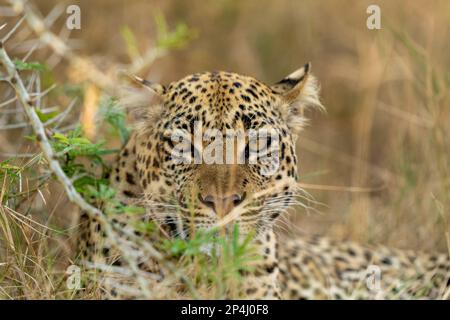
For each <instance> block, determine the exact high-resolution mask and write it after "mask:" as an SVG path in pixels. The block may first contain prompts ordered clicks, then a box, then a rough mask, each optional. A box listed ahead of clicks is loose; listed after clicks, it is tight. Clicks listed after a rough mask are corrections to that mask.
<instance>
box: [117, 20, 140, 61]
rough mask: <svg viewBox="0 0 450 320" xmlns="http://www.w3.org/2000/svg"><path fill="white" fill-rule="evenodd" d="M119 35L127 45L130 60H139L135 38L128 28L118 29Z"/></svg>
mask: <svg viewBox="0 0 450 320" xmlns="http://www.w3.org/2000/svg"><path fill="white" fill-rule="evenodd" d="M120 34H121V35H122V38H123V39H124V40H125V43H126V45H127V53H128V56H129V57H130V59H131V60H134V59H137V58H139V56H140V54H139V46H138V44H137V40H136V36H135V35H134V33H133V31H132V30H131V29H130V28H129V27H128V26H123V27H122V29H120Z"/></svg>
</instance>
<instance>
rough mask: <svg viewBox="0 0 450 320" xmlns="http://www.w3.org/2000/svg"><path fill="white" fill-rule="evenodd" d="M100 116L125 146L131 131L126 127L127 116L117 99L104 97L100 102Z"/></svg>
mask: <svg viewBox="0 0 450 320" xmlns="http://www.w3.org/2000/svg"><path fill="white" fill-rule="evenodd" d="M100 115H101V117H102V119H104V120H105V121H106V122H107V123H108V124H109V125H110V126H111V128H112V129H113V130H114V131H115V132H116V133H117V134H118V135H119V138H120V142H121V143H122V144H125V143H126V142H127V141H128V138H129V136H130V129H128V128H127V127H126V114H125V112H124V111H123V110H122V109H121V108H120V106H119V104H118V102H117V99H115V98H112V97H103V98H102V100H101V101H100Z"/></svg>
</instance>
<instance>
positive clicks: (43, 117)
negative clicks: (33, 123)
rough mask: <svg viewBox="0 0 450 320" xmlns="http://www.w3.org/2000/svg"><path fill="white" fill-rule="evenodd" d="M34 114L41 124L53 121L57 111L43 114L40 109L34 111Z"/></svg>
mask: <svg viewBox="0 0 450 320" xmlns="http://www.w3.org/2000/svg"><path fill="white" fill-rule="evenodd" d="M36 113H37V115H38V117H39V120H41V121H42V122H47V121H48V120H50V119H53V118H54V117H56V116H57V115H58V114H59V112H58V111H52V112H48V113H43V112H42V111H41V110H40V109H36Z"/></svg>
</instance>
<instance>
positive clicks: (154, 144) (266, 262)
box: [79, 63, 450, 299]
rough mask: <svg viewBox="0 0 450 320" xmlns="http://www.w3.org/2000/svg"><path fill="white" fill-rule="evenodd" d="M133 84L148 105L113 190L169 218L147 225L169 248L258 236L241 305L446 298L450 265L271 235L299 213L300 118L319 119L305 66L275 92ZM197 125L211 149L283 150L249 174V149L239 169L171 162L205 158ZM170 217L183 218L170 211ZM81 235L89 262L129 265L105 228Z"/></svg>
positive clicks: (237, 152) (216, 79)
mask: <svg viewBox="0 0 450 320" xmlns="http://www.w3.org/2000/svg"><path fill="white" fill-rule="evenodd" d="M136 80H137V81H138V82H139V83H140V84H141V85H142V86H144V88H145V90H146V91H148V93H150V94H151V95H152V97H153V100H152V101H153V102H152V103H150V100H149V99H143V100H142V101H141V102H140V103H141V104H143V110H144V111H145V112H143V113H142V114H141V115H140V117H141V119H140V121H139V124H138V125H136V128H135V129H134V131H133V132H132V134H131V136H130V138H129V140H128V141H127V142H126V144H125V145H124V146H123V148H122V149H121V151H120V153H119V155H118V158H117V160H116V161H115V163H114V166H113V168H112V171H111V175H110V183H111V186H112V187H113V188H114V190H115V191H116V196H117V197H118V198H119V199H120V201H122V202H123V203H126V204H129V203H136V201H137V200H139V199H140V200H143V199H144V200H145V201H141V202H140V203H141V204H142V203H144V204H143V206H146V205H147V206H150V204H151V203H156V204H158V205H157V206H159V208H164V210H151V214H150V215H147V219H150V220H151V221H156V222H157V223H158V224H159V225H161V226H162V228H163V230H166V231H167V233H168V234H169V235H170V236H173V237H177V236H178V237H185V238H189V236H190V232H192V231H190V230H189V229H190V228H191V227H192V226H193V228H194V229H195V230H201V229H208V228H212V227H214V226H218V225H219V226H221V227H222V228H223V229H224V230H225V231H224V232H225V234H226V235H228V234H229V233H230V227H229V226H230V223H237V224H238V225H239V228H240V232H241V235H240V236H242V237H243V236H246V235H249V234H252V235H253V236H252V244H253V245H254V247H255V248H256V252H257V253H258V254H259V255H260V256H261V259H260V260H258V262H257V264H256V265H255V267H254V268H253V269H252V271H247V272H245V273H243V286H242V288H241V290H242V296H243V297H244V298H245V299H396V298H397V299H415V298H425V299H437V298H442V297H444V298H448V297H449V286H450V284H449V278H450V259H449V255H448V254H445V253H429V254H428V253H416V252H409V251H401V250H396V249H392V248H386V247H382V246H376V247H366V246H363V245H360V244H356V243H353V242H345V241H334V240H331V239H328V238H327V237H323V236H299V237H294V238H286V236H284V235H279V234H277V232H276V231H275V227H276V225H277V223H278V221H279V219H280V217H282V216H284V215H285V214H286V212H287V210H288V209H290V208H291V207H293V206H295V205H298V204H299V203H301V201H299V200H298V199H299V195H300V194H301V192H302V189H301V188H300V187H299V183H298V182H299V181H300V178H299V173H298V160H297V154H296V149H297V148H296V143H297V140H298V137H299V136H300V135H301V132H302V128H303V127H304V125H305V123H306V121H307V120H306V119H305V111H306V110H308V109H310V108H315V109H319V110H324V107H323V105H322V103H321V98H320V97H319V92H320V88H319V84H318V81H317V79H316V78H315V76H313V75H312V73H311V64H310V63H307V64H306V65H304V66H303V67H301V68H299V69H298V70H296V71H294V72H293V73H291V74H289V75H288V76H286V77H284V78H283V79H282V80H280V81H278V82H276V83H275V84H273V85H268V84H266V83H264V82H263V81H259V80H257V79H255V78H253V77H250V76H244V75H241V74H238V73H233V72H227V71H214V72H200V73H194V74H191V75H188V76H186V77H184V78H182V79H181V80H178V81H174V82H171V83H170V84H169V85H167V86H164V85H161V84H158V83H154V82H150V81H147V80H144V79H142V78H139V77H136ZM138 100H139V99H138ZM155 100H156V101H155ZM198 124H201V125H200V126H201V128H202V129H204V130H215V131H214V132H215V133H218V136H216V137H209V138H210V140H208V141H215V140H214V139H215V138H217V137H223V136H226V135H227V133H228V132H229V130H234V131H233V132H244V133H245V132H247V131H250V130H254V131H255V130H263V129H266V130H269V129H270V130H273V131H274V132H276V139H275V138H274V139H272V140H271V139H266V140H267V141H266V143H265V146H259V145H258V146H256V149H257V151H258V152H256V157H254V158H253V162H251V161H250V155H253V154H254V153H252V152H251V151H252V150H250V149H252V146H250V139H249V138H248V137H247V138H244V139H243V141H244V142H243V143H242V144H241V145H240V146H239V147H238V146H236V148H235V149H234V150H233V151H232V152H231V160H236V159H241V160H243V161H241V162H239V161H231V163H216V162H211V161H210V162H211V163H210V162H208V163H207V162H206V161H198V162H195V161H190V162H188V161H184V162H183V161H180V159H177V157H176V156H174V152H175V151H178V153H176V152H175V154H179V153H180V152H179V151H180V150H181V149H182V150H184V151H186V150H187V152H186V153H187V156H188V158H189V156H190V159H191V160H192V159H194V160H195V156H196V155H198V154H200V153H201V152H204V151H205V145H204V142H201V143H200V144H198V143H197V144H195V143H193V142H192V141H193V140H194V139H189V138H193V136H194V135H195V131H196V129H197V128H198V127H199V125H198ZM175 132H178V133H180V132H181V133H180V136H183V135H184V136H183V137H185V138H188V139H187V141H188V143H187V145H186V146H184V147H182V148H181V149H180V147H179V145H178V144H176V143H175V142H176V141H174V139H173V136H174V133H175ZM213 138H214V139H213ZM272 145H276V146H274V147H273V148H272ZM206 147H208V146H206ZM253 147H254V146H253ZM177 148H178V149H177ZM183 148H185V149H183ZM221 148H223V145H221V146H220V147H219V148H218V149H214V150H215V151H216V152H218V150H219V151H221V150H222V149H221ZM264 148H265V151H267V150H269V149H270V152H273V153H274V154H276V155H277V156H276V157H275V158H274V159H275V160H274V161H272V160H273V159H272V158H271V159H272V160H271V161H264V160H267V158H264V157H262V156H261V154H264ZM260 151H262V152H260ZM255 158H256V160H255ZM184 160H185V159H184ZM200 160H202V157H200ZM173 206H176V208H177V210H176V212H175V211H174V210H169V209H168V208H171V207H173ZM192 212H193V213H192ZM128 219H129V217H128V216H118V217H115V218H114V219H113V222H114V223H116V224H117V225H118V226H119V228H123V229H124V230H126V229H127V228H129V227H130V221H129V220H128ZM80 226H81V227H80V228H81V232H80V237H79V239H80V241H79V242H80V246H79V250H80V252H81V253H82V256H83V259H84V260H87V261H91V262H96V263H104V264H105V263H106V264H108V263H109V264H112V265H114V266H119V267H120V266H121V265H123V263H124V261H123V260H124V257H123V256H122V255H121V253H120V252H118V251H117V250H114V248H113V244H112V243H110V241H109V240H108V239H107V237H105V231H104V230H103V228H102V227H101V225H100V223H99V221H96V220H95V219H94V218H92V217H89V216H88V215H87V214H83V215H82V216H81V223H80ZM187 226H189V228H187ZM130 230H133V229H132V228H130ZM136 234H137V235H138V236H141V235H140V234H139V233H136ZM145 241H148V242H151V241H152V239H144V242H145ZM149 260H150V261H142V262H141V264H140V265H139V267H140V268H142V269H143V270H147V271H148V270H150V271H151V272H156V273H157V272H158V270H159V268H160V266H159V263H158V261H153V260H152V259H149ZM162 277H164V275H162ZM106 291H107V292H106V293H105V294H107V295H108V297H112V298H118V297H119V296H118V294H117V292H115V290H114V289H109V290H106ZM135 297H136V296H133V295H131V296H128V297H127V298H135ZM119 298H120V297H119Z"/></svg>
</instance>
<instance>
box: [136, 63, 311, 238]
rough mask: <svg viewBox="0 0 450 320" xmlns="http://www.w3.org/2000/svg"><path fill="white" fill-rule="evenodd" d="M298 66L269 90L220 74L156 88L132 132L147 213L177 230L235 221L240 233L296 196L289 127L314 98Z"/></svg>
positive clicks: (261, 224)
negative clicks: (149, 113) (155, 108)
mask: <svg viewBox="0 0 450 320" xmlns="http://www.w3.org/2000/svg"><path fill="white" fill-rule="evenodd" d="M305 67H309V65H307V66H305ZM308 71H309V69H305V68H302V69H300V70H298V71H297V72H296V73H294V74H292V75H290V76H289V77H287V78H285V79H283V80H282V81H280V82H279V83H277V84H276V85H274V86H272V87H269V86H267V85H265V84H264V83H262V82H260V81H258V80H256V79H253V78H251V77H246V76H242V75H238V74H234V73H228V72H213V73H209V72H206V73H201V74H194V75H190V76H188V77H186V78H184V79H182V80H180V81H177V82H174V83H172V84H170V85H169V86H168V87H167V88H164V87H162V86H158V87H156V88H157V90H158V91H159V94H160V97H161V100H162V102H161V105H160V107H159V108H160V109H159V110H160V111H159V112H157V115H156V116H155V115H153V117H151V120H147V121H146V122H145V124H144V126H143V127H142V130H141V131H140V132H138V133H137V135H136V155H137V157H136V159H137V161H136V163H137V170H138V171H139V180H140V185H141V186H142V189H143V193H144V195H145V198H146V199H147V200H148V201H147V202H146V204H147V207H148V208H149V210H150V212H151V214H152V215H153V218H154V219H155V220H156V221H159V222H161V223H162V224H165V225H169V226H171V227H172V233H173V234H174V235H175V234H176V235H181V236H189V235H190V234H191V233H192V232H193V231H195V230H198V229H210V228H213V227H218V228H223V230H226V231H229V230H230V226H232V225H233V224H235V223H237V224H239V227H240V231H241V233H242V234H247V233H249V232H256V233H258V232H261V231H263V230H265V229H267V228H268V227H270V226H271V225H272V224H273V222H274V220H275V219H277V218H278V217H279V215H280V214H282V213H283V212H284V211H285V210H286V209H287V207H288V206H290V205H291V204H293V203H295V201H296V192H297V187H296V186H297V184H296V180H297V160H296V154H295V137H296V134H297V132H298V130H297V129H298V127H297V128H296V127H293V126H299V125H300V124H301V121H302V118H301V110H300V109H301V108H303V107H305V106H306V105H320V103H319V101H318V98H317V89H316V86H315V81H314V78H312V76H310V75H309V73H308ZM153 88H155V87H154V86H153ZM302 99H303V100H302Z"/></svg>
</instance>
